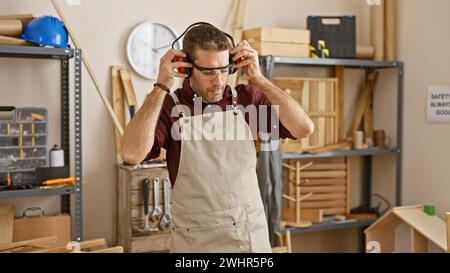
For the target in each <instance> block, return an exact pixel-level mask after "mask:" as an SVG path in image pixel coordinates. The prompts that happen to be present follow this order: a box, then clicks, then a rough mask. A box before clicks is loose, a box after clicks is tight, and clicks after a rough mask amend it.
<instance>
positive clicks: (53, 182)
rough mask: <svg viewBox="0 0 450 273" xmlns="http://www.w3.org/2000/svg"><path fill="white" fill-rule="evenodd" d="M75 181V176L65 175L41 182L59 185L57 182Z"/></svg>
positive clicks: (71, 182)
mask: <svg viewBox="0 0 450 273" xmlns="http://www.w3.org/2000/svg"><path fill="white" fill-rule="evenodd" d="M74 182H75V177H67V178H57V179H50V180H47V181H45V182H44V183H42V184H43V185H46V186H50V185H59V184H72V185H73V183H74Z"/></svg>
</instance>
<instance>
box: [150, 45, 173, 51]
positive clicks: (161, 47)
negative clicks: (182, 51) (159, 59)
mask: <svg viewBox="0 0 450 273" xmlns="http://www.w3.org/2000/svg"><path fill="white" fill-rule="evenodd" d="M170 45H172V44H168V45H164V46H160V47H157V48H153V51H155V52H156V53H158V51H159V50H161V49H163V48H166V47H169V46H170Z"/></svg>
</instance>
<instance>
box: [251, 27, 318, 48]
mask: <svg viewBox="0 0 450 273" xmlns="http://www.w3.org/2000/svg"><path fill="white" fill-rule="evenodd" d="M243 38H244V39H247V40H255V41H263V42H278V43H294V44H307V45H309V44H310V42H311V34H310V31H309V30H306V29H289V28H264V27H257V28H252V29H247V30H244V32H243Z"/></svg>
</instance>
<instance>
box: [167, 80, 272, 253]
mask: <svg viewBox="0 0 450 273" xmlns="http://www.w3.org/2000/svg"><path fill="white" fill-rule="evenodd" d="M232 93H233V107H234V110H229V111H220V112H214V113H207V114H203V115H196V116H190V117H185V115H184V112H183V111H182V109H181V107H180V103H179V100H178V98H177V96H176V95H175V94H173V93H172V94H171V95H172V98H173V99H174V101H175V104H176V106H177V107H178V111H179V112H180V115H181V116H182V117H181V118H180V119H179V122H180V128H181V155H180V165H179V168H178V174H177V178H176V183H175V185H174V188H173V191H172V193H173V194H172V215H173V220H172V232H171V234H172V235H171V249H170V251H171V252H272V249H271V246H270V243H269V232H268V228H267V222H266V215H265V213H264V207H263V204H262V200H261V196H260V191H259V187H258V180H257V175H256V151H255V146H254V143H253V140H252V138H251V131H250V128H249V127H248V125H247V123H246V122H245V119H244V116H243V114H242V112H241V111H238V109H237V93H236V90H234V89H232ZM226 119H229V120H230V121H233V122H223V123H218V122H217V121H220V120H222V121H224V120H226ZM200 122H203V123H202V124H203V126H192V124H199V123H200ZM206 123H208V124H207V125H206ZM211 124H213V125H218V126H217V127H215V131H213V132H215V133H217V130H219V132H223V131H224V130H226V132H230V131H229V130H241V131H238V132H242V131H244V132H246V133H247V135H248V137H247V138H246V139H244V140H241V139H242V138H239V140H235V139H233V140H220V139H219V140H217V139H211V135H208V132H211V130H207V132H205V130H203V128H204V127H205V126H211ZM208 128H210V127H208ZM195 133H196V134H199V135H201V136H202V137H203V138H202V139H201V140H198V139H195V140H192V135H193V134H195Z"/></svg>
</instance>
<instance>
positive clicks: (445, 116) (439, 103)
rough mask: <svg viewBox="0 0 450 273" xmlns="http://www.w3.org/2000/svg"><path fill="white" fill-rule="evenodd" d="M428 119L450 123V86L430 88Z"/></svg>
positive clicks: (434, 121)
mask: <svg viewBox="0 0 450 273" xmlns="http://www.w3.org/2000/svg"><path fill="white" fill-rule="evenodd" d="M427 110H428V111H427V112H428V115H427V116H428V121H429V122H433V123H450V86H430V87H429V88H428V107H427Z"/></svg>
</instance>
